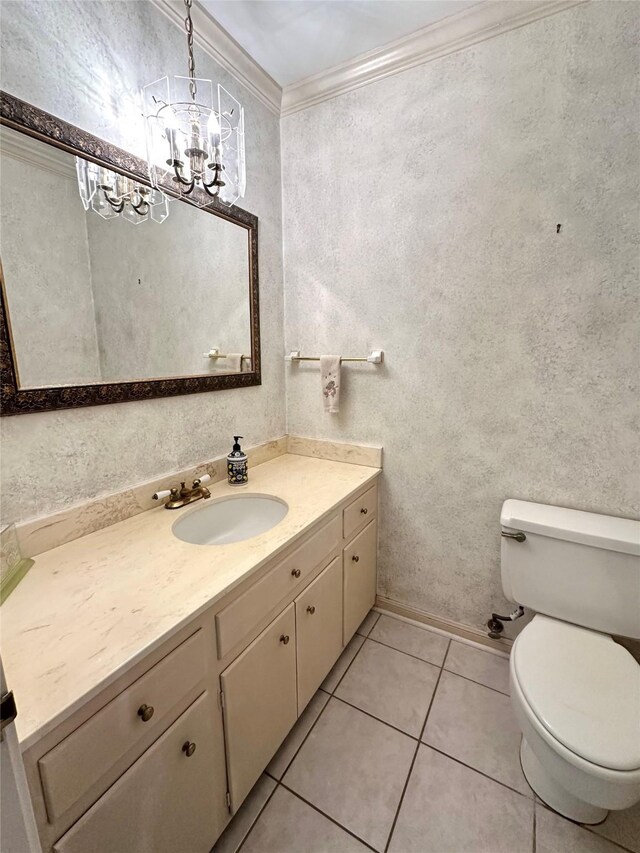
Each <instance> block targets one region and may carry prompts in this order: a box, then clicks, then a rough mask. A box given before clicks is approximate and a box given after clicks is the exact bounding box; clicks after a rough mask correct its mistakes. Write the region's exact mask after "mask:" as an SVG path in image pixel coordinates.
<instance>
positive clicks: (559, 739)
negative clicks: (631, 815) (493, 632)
mask: <svg viewBox="0 0 640 853" xmlns="http://www.w3.org/2000/svg"><path fill="white" fill-rule="evenodd" d="M510 684H511V701H512V704H513V708H514V711H515V714H516V718H517V720H518V723H519V725H520V728H521V729H522V745H521V749H520V757H521V762H522V769H523V772H524V775H525V777H526V779H527V781H528V783H529V785H530V786H531V788H532V789H533V790H534V791H535V793H536V794H537V795H538V796H539V797H540V799H541V800H542V801H543V802H544V803H546V804H547V805H548V806H550V807H551V808H553V809H554V810H555V811H557V812H559V813H560V814H562V815H564V816H565V817H568V818H570V819H571V820H575V821H578V822H580V823H588V824H595V823H600V822H601V821H603V820H604V819H605V818H606V816H607V813H608V811H609V809H624V808H628V807H629V806H632V805H634V803H636V802H638V801H639V800H640V666H639V665H638V664H637V663H636V661H635V660H634V659H633V657H632V656H631V655H630V654H629V652H628V651H627V650H626V649H624V648H623V647H622V646H620V645H618V644H617V643H615V642H614V641H613V640H612V638H611V637H609V636H607V635H606V634H602V633H599V632H596V631H591V630H589V629H585V628H581V627H578V626H576V625H570V624H569V623H566V622H562V621H560V620H557V619H551V618H549V617H545V616H541V615H538V616H535V617H534V619H533V621H532V622H531V623H530V624H529V625H528V626H527V627H526V628H525V629H524V631H523V632H522V633H521V634H520V636H519V637H518V639H517V640H516V642H515V643H514V647H513V649H512V652H511V661H510Z"/></svg>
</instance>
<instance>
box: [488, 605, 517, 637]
mask: <svg viewBox="0 0 640 853" xmlns="http://www.w3.org/2000/svg"><path fill="white" fill-rule="evenodd" d="M521 616H524V607H523V606H522V605H518V609H517V610H514V611H513V613H512V614H511V615H510V616H500V614H499V613H492V614H491V619H489V621H488V622H487V628H488V629H489V630H488V632H487V633H488V635H489V636H490V637H491V639H492V640H499V639H500V635H501V634H502V632H503V631H504V624H503V623H504V622H515V620H516V619H519V618H520V617H521Z"/></svg>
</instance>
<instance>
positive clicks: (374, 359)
mask: <svg viewBox="0 0 640 853" xmlns="http://www.w3.org/2000/svg"><path fill="white" fill-rule="evenodd" d="M284 358H285V361H320V356H319V355H300V350H293V351H292V352H290V353H289V355H285V357H284ZM341 361H368V362H369V364H382V363H383V361H384V351H383V350H381V349H374V350H372V351H371V352H370V353H369V355H368V356H367V357H366V358H353V357H346V356H344V357H343V358H341Z"/></svg>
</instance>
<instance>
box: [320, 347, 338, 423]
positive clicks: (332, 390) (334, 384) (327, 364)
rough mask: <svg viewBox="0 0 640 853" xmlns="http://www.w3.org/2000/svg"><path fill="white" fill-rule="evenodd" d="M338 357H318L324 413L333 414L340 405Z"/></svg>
mask: <svg viewBox="0 0 640 853" xmlns="http://www.w3.org/2000/svg"><path fill="white" fill-rule="evenodd" d="M340 361H341V359H340V356H339V355H321V356H320V376H321V377H322V402H323V404H324V410H325V412H330V413H331V414H335V413H336V412H338V411H339V404H340Z"/></svg>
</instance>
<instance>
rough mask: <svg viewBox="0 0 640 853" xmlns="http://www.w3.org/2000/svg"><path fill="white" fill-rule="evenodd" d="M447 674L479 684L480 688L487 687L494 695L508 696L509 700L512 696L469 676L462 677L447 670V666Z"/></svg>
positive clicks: (451, 670) (453, 671) (445, 668)
mask: <svg viewBox="0 0 640 853" xmlns="http://www.w3.org/2000/svg"><path fill="white" fill-rule="evenodd" d="M443 669H444V671H445V672H448V673H449V674H450V675H457V676H458V678H464V680H465V681H470V682H471V683H472V684H477V685H478V687H486V688H487V690H493V692H494V693H499V694H500V695H501V696H507V697H508V698H509V697H510V696H511V694H510V693H505V692H504V690H498V688H497V687H491V685H490V684H485V683H484V682H483V681H476V679H475V678H469V676H468V675H462V674H461V673H459V672H455V670H453V669H447V667H446V666H444V667H443Z"/></svg>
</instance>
